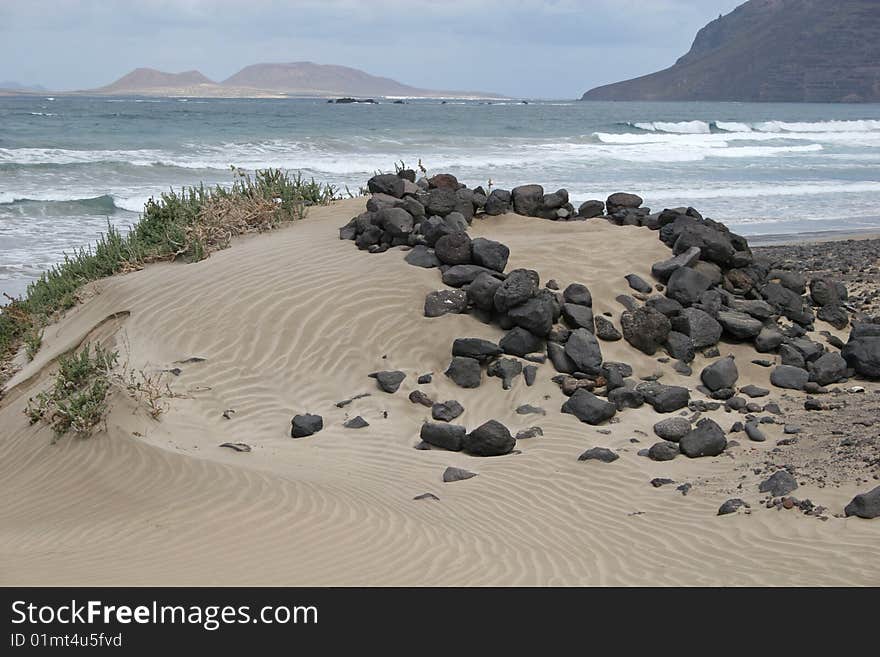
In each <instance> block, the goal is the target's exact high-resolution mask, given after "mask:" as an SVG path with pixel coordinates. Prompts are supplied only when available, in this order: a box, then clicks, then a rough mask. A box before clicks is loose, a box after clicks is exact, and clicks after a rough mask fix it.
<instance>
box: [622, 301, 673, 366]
mask: <svg viewBox="0 0 880 657" xmlns="http://www.w3.org/2000/svg"><path fill="white" fill-rule="evenodd" d="M620 325H621V327H622V328H623V337H624V339H625V340H626V341H627V342H629V343H630V344H631V345H632V346H633V347H635V348H636V349H638V350H639V351H642V352H644V353H646V354H648V355H649V356H653V355H654V353H656V351H657V349H658V348H659V347H660V346H661V345H662V344H664V343H665V342H666V338H667V337H668V336H669V331H670V330H671V329H672V325H671V323H670V322H669V318H668V317H666V315H664V314H662V313H659V312H657V311H656V310H654V309H653V308H650V307H647V306H644V307H641V308H637V309H636V310H634V311H627V312H625V313H623V315H621V317H620Z"/></svg>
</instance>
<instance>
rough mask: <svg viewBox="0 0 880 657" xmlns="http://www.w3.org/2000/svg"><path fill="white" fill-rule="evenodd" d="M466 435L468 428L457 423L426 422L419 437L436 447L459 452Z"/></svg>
mask: <svg viewBox="0 0 880 657" xmlns="http://www.w3.org/2000/svg"><path fill="white" fill-rule="evenodd" d="M466 435H467V429H465V428H464V427H462V426H459V425H457V424H445V423H443V424H440V423H434V422H425V423H424V424H423V425H422V429H421V433H420V434H419V437H420V438H421V439H422V440H424V441H425V442H426V443H428V444H429V445H434V447H441V448H443V449H448V450H452V451H453V452H459V451H461V447H462V443H463V442H464V438H465V436H466Z"/></svg>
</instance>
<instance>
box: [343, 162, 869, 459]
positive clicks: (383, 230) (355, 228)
mask: <svg viewBox="0 0 880 657" xmlns="http://www.w3.org/2000/svg"><path fill="white" fill-rule="evenodd" d="M368 188H369V190H370V192H371V193H372V196H371V197H370V199H369V200H368V201H367V209H366V212H364V213H362V214H360V215H358V216H357V217H354V218H353V219H352V220H351V221H350V222H349V223H348V224H346V225H345V226H343V227H342V228H341V229H340V238H341V239H347V240H353V241H354V242H355V244H356V245H357V247H358V248H360V249H362V250H367V251H369V252H371V253H380V252H383V251H386V250H387V249H389V248H391V247H395V246H401V247H405V248H406V249H408V252H407V255H406V261H407V262H408V263H410V264H412V265H415V266H419V267H426V268H432V267H436V268H439V270H440V272H441V277H442V281H443V283H444V284H445V285H446V286H448V287H447V288H446V289H442V290H437V291H434V292H431V293H430V294H428V296H427V298H426V299H425V306H424V314H425V316H427V317H439V316H441V315H445V314H448V313H470V314H472V315H473V316H475V317H477V318H478V319H480V320H481V321H483V322H492V323H495V324H497V325H498V326H500V327H501V328H502V329H503V330H505V331H506V333H505V335H504V337H503V338H502V339H501V340H500V341H499V342H498V343H497V344H496V343H494V342H490V341H487V340H482V339H477V338H460V339H457V340H456V341H455V342H454V344H453V346H452V360H451V362H450V365H449V367H448V368H447V370H446V372H445V374H446V376H447V377H449V378H450V379H451V380H452V381H454V382H455V383H456V384H457V385H459V386H461V387H463V388H474V387H477V386H479V385H481V383H482V373H483V371H484V370H485V372H486V373H487V374H488V375H489V376H496V377H498V378H500V379H501V380H502V386H503V387H504V388H505V389H507V388H509V387H510V386H511V385H512V382H513V381H514V379H515V378H516V377H518V376H520V375H523V377H524V379H525V381H526V384H527V385H531V384H532V383H533V382H534V380H535V377H536V375H537V371H538V366H539V365H540V364H541V363H544V362H545V361H546V360H549V361H550V363H551V364H552V366H553V368H554V369H555V370H556V373H557V374H556V376H555V377H554V379H553V380H554V381H555V382H556V383H557V384H558V385H559V387H560V389H561V391H562V392H563V394H564V395H565V396H566V397H567V399H566V400H565V402H564V404H563V406H562V411H563V412H565V413H570V414H572V415H574V416H575V417H577V418H578V419H579V420H581V421H583V422H585V423H588V424H592V425H596V424H601V423H604V422H607V421H609V420H611V419H612V418H613V417H614V416H615V415H616V414H617V413H618V412H621V411H623V410H625V409H627V408H638V407H640V406H642V405H644V404H649V405H650V406H652V407H653V408H654V410H655V411H657V412H660V413H672V412H675V411H680V410H681V409H685V408H687V409H690V410H691V411H694V412H695V416H694V419H696V417H698V415H699V413H701V412H703V411H706V410H713V409H716V408H719V407H720V406H721V403H722V402H723V403H724V406H725V408H726V409H727V410H731V411H739V412H741V413H745V414H748V415H747V416H746V419H745V422H744V423H743V422H738V423H736V424H735V425H734V427H733V430H736V431H744V432H745V433H746V435H747V436H748V437H749V439H751V440H753V441H762V440H764V439H765V437H764V434H763V432H762V431H761V429H760V427H759V423H760V422H759V420H758V419H757V418H756V417H755V416H754V414H755V413H760V412H768V413H771V414H778V412H779V409H778V406H777V405H776V404H775V403H772V402H771V403H768V404H764V405H762V404H759V403H757V402H755V401H750V400H754V399H756V398H760V397H764V396H766V395H768V394H769V391H768V390H765V389H762V388H759V387H757V386H753V385H751V386H749V385H747V386H743V387H741V388H739V389H738V388H737V386H736V384H737V381H738V378H739V373H738V369H737V366H736V363H735V361H734V359H733V357H731V356H726V357H722V356H721V353H720V349H719V343H720V342H722V341H727V342H735V343H742V342H748V343H750V344H752V345H753V346H754V348H755V350H756V351H757V352H759V353H760V354H775V355H776V356H777V357H778V362H779V364H778V365H776V366H775V367H774V369H773V371H772V372H771V383H772V384H773V385H774V386H776V387H780V388H785V389H795V390H805V391H807V392H810V393H812V394H820V393H823V392H825V391H826V388H825V386H828V385H831V384H835V383H839V382H843V381H846V380H847V379H848V378H850V377H852V376H855V375H859V376H863V377H868V378H874V379H878V378H880V322H877V321H874V320H870V318H865V317H863V316H860V315H858V314H853V313H852V312H851V310H852V309H851V308H849V307H848V305H847V288H846V286H845V285H844V284H843V283H842V282H841V281H840V280H836V279H835V278H832V277H829V276H827V275H821V276H817V277H813V278H812V279H810V280H808V277H807V276H806V275H804V274H803V273H801V272H799V271H797V269H796V268H795V267H793V266H791V264H790V263H786V264H785V265H784V266H775V265H774V263H773V262H772V261H771V260H770V259H768V258H760V257H755V255H754V254H753V253H752V250H751V249H750V247H749V245H748V242H747V241H746V239H745V238H743V237H742V236H740V235H737V234H735V233H733V232H731V231H730V230H728V229H727V227H726V226H724V225H723V224H721V223H718V222H715V221H713V220H711V219H708V218H704V217H703V216H702V215H701V214H700V213H699V212H698V211H697V210H696V209H694V208H692V207H687V208H685V207H682V208H672V209H664V210H662V211H661V212H655V213H652V212H651V210H650V209H649V208H646V207H643V201H642V199H641V198H640V197H639V196H636V195H635V194H627V193H617V194H612V195H611V196H609V197H608V199H607V200H606V201H605V202H602V201H587V202H586V203H583V204H581V205H580V207H579V208H578V209H577V210H575V208H574V206H573V205H572V204H571V203H570V201H569V196H568V192H567V191H566V190H564V189H560V190H557V191H556V192H553V193H545V192H544V189H543V188H542V187H541V186H540V185H523V186H520V187H516V188H514V189H513V190H510V191H507V190H503V189H493V190H491V192H488V193H487V192H486V190H484V189H483V188H481V187H476V188H474V189H469V188H468V187H467V186H466V185H464V184H462V183H460V182H459V181H458V180H457V179H456V178H455V176H453V175H450V174H439V175H435V176H433V177H431V178H424V177H423V178H420V179H418V180H417V179H416V175H415V172H414V171H411V170H404V171H400V172H398V173H396V174H381V175H377V176H374V177H373V178H371V179H370V180H369V181H368ZM508 212H514V213H517V214H520V215H525V216H530V217H538V218H543V219H550V220H555V221H571V220H585V219H590V218H596V217H601V218H603V219H605V220H607V221H609V222H612V223H615V224H618V225H627V226H641V227H645V228H648V229H650V230H654V231H657V233H658V237H659V239H660V240H661V241H662V242H663V243H664V244H666V245H667V246H668V247H669V248H670V249H671V256H670V257H669V258H668V259H666V260H663V261H661V262H657V263H655V264H654V265H653V267H652V275H653V277H654V278H655V279H656V280H655V281H654V282H647V281H644V280H643V279H641V278H640V277H638V276H636V275H634V274H631V275H630V276H628V277H627V281H628V283H629V285H630V287H631V288H632V290H633V291H634V292H633V296H628V295H626V296H622V297H618V301H620V302H621V303H622V304H623V305H624V306H625V308H626V310H625V312H623V313H622V315H621V317H620V330H618V328H617V327H615V326H614V324H613V323H612V321H611V320H610V319H608V318H607V317H603V316H596V317H594V314H593V309H592V295H591V294H590V290H589V289H588V288H587V287H586V286H585V285H582V284H579V283H571V284H569V285H568V286H567V287H565V289H564V290H562V292H559V287H558V286H557V285H556V283H555V281H548V282H547V283H546V285H544V286H543V287H542V285H541V280H540V275H539V273H538V272H536V271H533V270H528V269H515V270H513V271H510V272H505V269H506V267H507V262H508V258H509V255H510V250H509V248H508V247H507V246H505V245H504V244H501V243H500V242H496V241H493V240H489V239H485V238H476V239H471V237H470V236H469V235H468V227H469V226H470V224H471V223H472V221H473V219H474V217H475V216H478V215H501V214H504V213H508ZM851 315H853V316H852V317H851ZM817 318H818V319H819V320H822V321H825V322H827V323H829V324H830V325H831V326H833V327H834V328H836V329H843V328H845V327H846V326H848V325H849V324H850V321H851V319H852V320H853V326H852V330H851V333H850V337H849V342H848V343H846V344H844V343H843V342H842V341H840V340H838V339H837V338H835V337H834V336H832V335H831V334H830V333H828V334H826V342H827V344H823V343H822V342H818V341H816V340H814V339H812V338H811V337H809V335H808V332H810V331H813V330H814V328H815V321H816V319H817ZM620 339H624V340H626V341H627V342H628V343H629V344H630V345H631V346H632V347H634V348H635V349H638V350H639V351H641V352H643V353H645V354H648V355H654V354H656V353H657V352H665V353H666V354H667V355H668V356H669V357H670V358H671V359H673V360H674V361H675V363H674V365H675V369H676V370H677V371H678V372H680V373H682V374H685V375H690V374H691V368H690V365H689V363H691V362H692V361H694V359H695V358H696V355H697V354H698V353H701V354H702V355H703V356H704V357H708V358H715V359H717V360H715V361H714V362H712V363H710V364H709V365H708V366H707V367H705V368H704V369H703V370H702V371H701V372H700V374H699V376H700V384H699V385H697V386H696V387H697V389H698V390H700V391H701V392H703V393H704V394H705V395H706V396H707V397H709V398H710V399H711V400H715V401H708V402H707V401H702V400H692V399H691V391H690V390H689V389H688V388H685V387H681V386H670V385H664V384H661V383H660V382H659V381H657V380H648V381H634V380H632V378H631V377H632V375H633V372H632V368H631V367H630V366H629V365H627V364H626V363H617V362H607V361H605V360H604V358H603V355H602V349H601V345H600V341H616V340H620ZM756 362H758V361H756ZM761 362H762V364H766V365H767V366H773V365H774V363H773V362H771V361H766V360H765V361H761ZM746 397H747V398H749V399H746ZM672 419H673V420H676V421H679V420H680V422H678V425H681V426H677V428H676V429H675V431H668V430H667V431H664V430H662V429H661V430H660V431H657V433H658V435H659V436H660V437H661V438H662V439H663V440H662V442H660V443H657V444H656V445H654V446H652V447H651V448H650V449H649V450H645V455H646V456H649V457H651V458H653V459H655V460H669V459H671V458H675V457H676V456H677V455H679V454H684V455H686V456H688V457H692V458H695V457H701V456H716V455H718V454H720V453H721V452H722V451H723V450H724V449H725V448H726V447H727V445H728V441H727V438H726V436H725V432H724V430H723V429H721V427H719V426H718V425H717V423H715V422H714V421H712V420H710V419H707V418H703V419H702V420H700V421H699V422H698V423H697V424H696V426H692V424H691V422H690V421H689V420H686V419H684V418H678V417H676V418H672ZM764 419H768V418H762V419H761V421H763V420H764ZM768 420H769V421H773V420H772V419H768ZM661 424H662V423H658V426H660V425H661ZM683 424H686V425H687V426H686V427H684V426H683ZM484 426H485V425H484ZM425 427H426V428H424V429H423V440H424V442H425V443H428V444H431V445H437V446H443V447H445V448H447V449H464V450H465V451H469V452H471V453H480V451H481V450H480V449H469V448H468V447H467V437H468V436H470V435H471V434H467V432H466V431H465V429H464V428H463V427H459V426H456V425H449V424H446V425H440V424H426V425H425ZM438 427H439V428H438ZM481 429H482V427H481ZM505 432H506V433H505ZM505 432H500V433H503V434H504V435H505V438H504V440H503V441H502V443H503V444H504V445H505V447H504V448H503V449H505V450H506V451H510V450H512V449H513V445H514V444H515V438H511V440H512V441H513V442H512V443H511V444H510V450H508V449H507V447H506V445H507V438H506V436H509V435H510V433H509V431H506V429H505ZM472 433H473V432H472ZM425 435H427V436H428V437H425ZM437 436H440V437H437ZM504 453H506V452H504Z"/></svg>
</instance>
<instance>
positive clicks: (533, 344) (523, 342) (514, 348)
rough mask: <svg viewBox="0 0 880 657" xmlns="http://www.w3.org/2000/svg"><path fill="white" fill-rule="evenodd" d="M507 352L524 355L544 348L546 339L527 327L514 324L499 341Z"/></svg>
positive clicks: (513, 354) (512, 354)
mask: <svg viewBox="0 0 880 657" xmlns="http://www.w3.org/2000/svg"><path fill="white" fill-rule="evenodd" d="M498 346H500V347H501V350H502V351H503V352H504V353H505V354H510V355H511V356H520V357H523V356H525V355H526V354H533V353H536V352H538V351H541V350H542V349H543V348H544V341H543V340H542V339H541V338H539V337H538V336H536V335H534V334H533V333H531V332H529V331H527V330H526V329H524V328H522V327H519V326H514V327H513V328H512V329H510V330H509V331H508V332H507V333H506V334H505V335H504V337H503V338H501V341H500V342H499V343H498Z"/></svg>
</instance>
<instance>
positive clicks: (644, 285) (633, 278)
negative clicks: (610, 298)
mask: <svg viewBox="0 0 880 657" xmlns="http://www.w3.org/2000/svg"><path fill="white" fill-rule="evenodd" d="M624 278H625V279H626V282H627V283H628V284H629V286H630V288H632V289H633V290H635V291H636V292H641V293H642V294H651V292H652V291H653V290H654V288H653V287H651V285H650V283H648V282H647V281H645V279H644V278H642V277H641V276H639V275H638V274H627V275H626V276H624Z"/></svg>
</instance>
